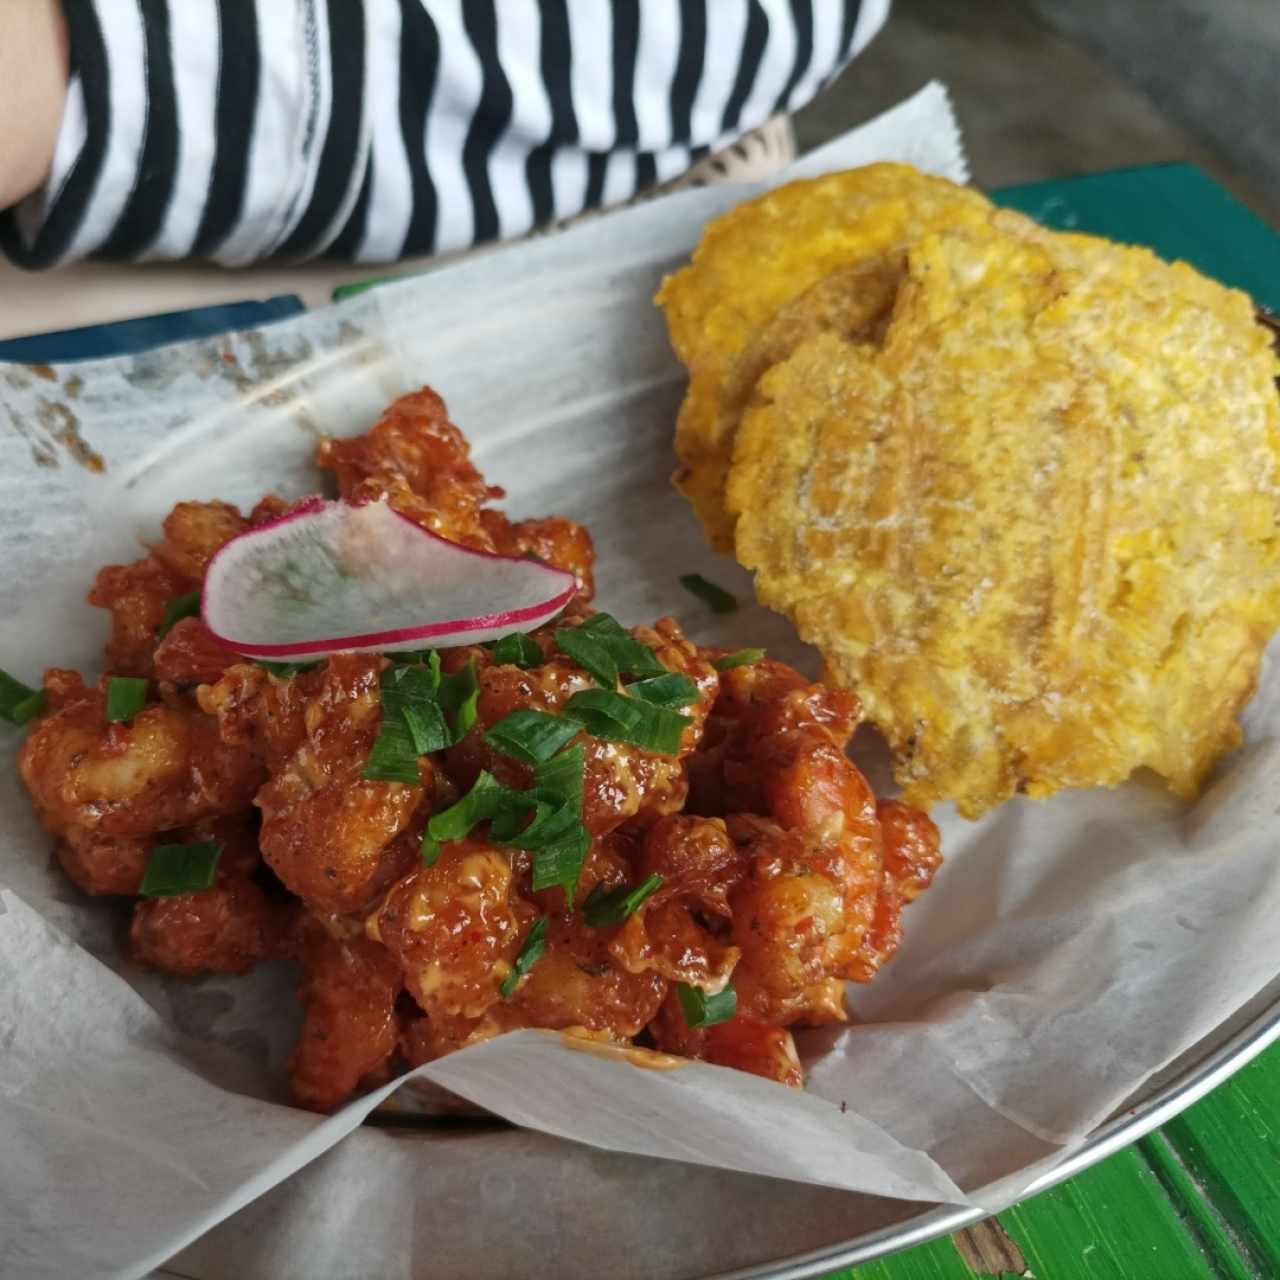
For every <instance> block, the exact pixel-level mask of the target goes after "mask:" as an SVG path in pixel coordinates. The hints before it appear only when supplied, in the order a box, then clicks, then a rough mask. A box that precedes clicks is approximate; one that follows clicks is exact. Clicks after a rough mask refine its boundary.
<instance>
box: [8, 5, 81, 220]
mask: <svg viewBox="0 0 1280 1280" xmlns="http://www.w3.org/2000/svg"><path fill="white" fill-rule="evenodd" d="M66 96H67V33H66V24H65V23H64V21H63V17H62V5H61V0H5V3H4V7H3V9H0V209H7V208H8V207H9V206H10V205H14V204H17V203H18V201H19V200H22V199H23V198H24V197H26V196H29V195H30V194H31V193H32V192H33V191H36V190H38V189H39V188H40V187H41V186H42V185H43V184H44V181H45V179H46V178H47V177H48V176H49V169H50V167H51V165H52V164H53V148H54V144H55V143H56V142H57V140H58V126H59V124H60V122H61V120H62V106H63V102H64V101H65V99H66Z"/></svg>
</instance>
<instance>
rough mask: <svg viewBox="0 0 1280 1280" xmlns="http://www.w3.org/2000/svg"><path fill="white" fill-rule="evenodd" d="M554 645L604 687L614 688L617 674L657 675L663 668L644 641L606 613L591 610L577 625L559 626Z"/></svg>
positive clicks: (661, 673) (664, 669)
mask: <svg viewBox="0 0 1280 1280" xmlns="http://www.w3.org/2000/svg"><path fill="white" fill-rule="evenodd" d="M556 647H557V648H558V649H559V650H560V651H561V652H562V653H567V654H568V655H569V657H571V658H572V659H573V660H574V661H575V662H576V663H577V664H578V665H579V666H580V667H581V668H582V669H583V670H584V671H586V672H588V673H589V674H590V675H591V676H593V677H594V678H595V680H596V682H597V683H598V684H601V685H603V686H604V687H605V688H606V689H613V688H615V687H616V686H617V683H618V677H619V676H620V675H630V676H660V675H664V674H665V673H666V670H667V669H666V667H664V666H663V665H662V663H661V662H659V661H658V658H657V655H656V654H655V653H654V652H653V650H652V649H650V648H649V646H648V645H645V644H641V643H640V641H639V640H637V639H636V638H635V637H634V636H633V635H632V634H631V633H630V632H629V631H627V630H626V629H625V628H624V627H623V626H622V625H621V624H620V623H619V622H618V621H617V619H616V618H613V617H611V616H610V615H609V614H607V613H593V614H592V615H591V617H589V618H588V619H587V620H586V621H585V622H584V623H583V624H582V625H581V626H579V627H561V628H560V629H559V630H558V631H557V632H556Z"/></svg>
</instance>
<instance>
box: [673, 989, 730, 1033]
mask: <svg viewBox="0 0 1280 1280" xmlns="http://www.w3.org/2000/svg"><path fill="white" fill-rule="evenodd" d="M676 993H677V994H678V995H679V997H680V1007H681V1008H682V1009H683V1010H684V1020H685V1021H686V1022H687V1023H688V1024H689V1026H691V1027H695V1028H696V1027H714V1026H715V1025H716V1023H718V1022H728V1021H729V1019H730V1018H732V1017H733V1015H734V1014H735V1013H737V1011H738V993H737V992H736V991H735V990H734V989H733V983H731V982H730V983H726V984H725V988H724V990H723V991H717V992H716V994H715V995H713V996H709V995H707V993H706V992H705V991H703V990H702V988H701V987H691V986H689V985H688V984H687V983H684V982H681V983H679V984H678V985H677V986H676Z"/></svg>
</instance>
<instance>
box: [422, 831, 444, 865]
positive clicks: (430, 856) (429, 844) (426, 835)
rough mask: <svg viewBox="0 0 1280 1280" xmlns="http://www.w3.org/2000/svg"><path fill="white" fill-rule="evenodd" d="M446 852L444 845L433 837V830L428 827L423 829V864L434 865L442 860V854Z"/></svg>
mask: <svg viewBox="0 0 1280 1280" xmlns="http://www.w3.org/2000/svg"><path fill="white" fill-rule="evenodd" d="M443 852H444V848H443V846H442V845H441V844H440V841H439V840H433V839H432V838H431V832H430V830H428V829H427V828H426V827H424V828H423V829H422V865H423V866H425V867H434V866H435V865H436V863H437V862H439V861H440V855H441V854H442V853H443Z"/></svg>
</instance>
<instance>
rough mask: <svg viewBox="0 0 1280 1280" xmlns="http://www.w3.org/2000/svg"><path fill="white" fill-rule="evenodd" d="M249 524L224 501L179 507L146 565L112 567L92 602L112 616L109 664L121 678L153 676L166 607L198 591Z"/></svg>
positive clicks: (96, 586)
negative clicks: (216, 561) (221, 550)
mask: <svg viewBox="0 0 1280 1280" xmlns="http://www.w3.org/2000/svg"><path fill="white" fill-rule="evenodd" d="M246 528H248V522H247V521H246V520H245V519H244V517H243V516H242V515H241V514H240V513H239V512H238V511H237V510H236V509H235V507H233V506H230V505H229V504H228V503H225V502H180V503H178V505H177V506H176V507H174V509H173V510H172V511H171V512H170V513H169V515H168V516H167V517H166V519H165V522H164V538H163V539H162V540H161V541H160V542H159V543H157V544H156V546H155V547H153V548H152V550H151V552H150V553H149V554H148V555H146V556H144V557H143V558H142V559H141V560H136V561H134V562H133V563H132V564H113V565H107V566H106V568H104V569H102V570H101V571H100V572H99V573H98V576H97V579H96V580H95V582H94V585H93V590H92V591H90V592H89V603H90V604H95V605H98V606H100V607H101V608H103V609H109V610H110V611H111V639H110V640H108V641H107V662H108V664H109V666H110V669H111V670H112V671H114V672H116V673H118V674H120V675H134V676H149V675H151V674H152V670H153V666H152V658H153V654H154V652H155V648H156V643H157V634H156V633H157V632H158V631H159V629H160V626H161V624H162V623H163V622H164V613H165V605H167V604H168V603H169V601H170V600H173V599H174V598H175V597H177V596H181V595H185V594H187V593H188V592H190V591H194V590H195V589H196V588H197V587H198V586H199V585H200V582H201V580H202V579H203V578H204V571H205V569H206V568H208V565H209V561H210V560H212V559H213V556H214V553H215V552H217V551H218V549H219V548H220V547H222V546H223V545H224V544H225V543H227V542H229V541H230V540H231V539H232V538H234V537H235V536H236V535H237V534H239V533H243V532H244V530H245V529H246Z"/></svg>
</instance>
